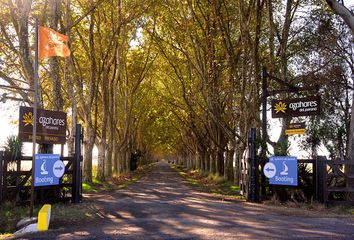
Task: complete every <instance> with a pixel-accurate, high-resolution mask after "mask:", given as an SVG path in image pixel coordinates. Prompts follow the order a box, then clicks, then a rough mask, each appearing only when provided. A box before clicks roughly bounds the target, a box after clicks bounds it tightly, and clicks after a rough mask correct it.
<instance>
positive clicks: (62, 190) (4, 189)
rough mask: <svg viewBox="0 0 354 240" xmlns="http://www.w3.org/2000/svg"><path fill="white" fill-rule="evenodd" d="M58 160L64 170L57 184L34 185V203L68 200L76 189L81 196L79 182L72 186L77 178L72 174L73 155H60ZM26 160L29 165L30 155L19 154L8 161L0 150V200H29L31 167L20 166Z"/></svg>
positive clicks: (18, 201) (19, 201)
mask: <svg viewBox="0 0 354 240" xmlns="http://www.w3.org/2000/svg"><path fill="white" fill-rule="evenodd" d="M60 160H62V161H63V162H64V165H65V172H64V175H63V177H62V178H61V180H60V181H59V185H56V186H43V187H35V201H36V203H44V202H58V201H68V200H71V199H72V198H73V196H74V195H75V191H77V190H78V192H79V197H80V198H81V187H80V186H81V183H80V184H78V186H79V189H75V186H74V184H75V178H77V177H76V176H75V175H74V172H75V166H74V165H75V164H74V162H75V157H61V158H60ZM80 160H81V159H78V161H80ZM26 162H28V164H27V166H31V162H32V157H26V156H21V157H20V158H19V159H17V160H15V161H13V162H10V161H9V159H8V158H7V157H6V155H4V152H0V167H1V168H0V169H1V171H0V202H4V201H11V202H16V203H18V204H22V203H27V202H29V201H30V190H31V181H30V178H31V175H32V169H28V170H22V168H21V167H23V165H24V164H25V163H26ZM25 165H26V164H25ZM78 167H80V165H78ZM80 174H81V171H80ZM79 177H80V176H79ZM79 181H80V182H81V180H79Z"/></svg>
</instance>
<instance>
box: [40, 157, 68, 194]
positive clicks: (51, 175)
mask: <svg viewBox="0 0 354 240" xmlns="http://www.w3.org/2000/svg"><path fill="white" fill-rule="evenodd" d="M64 172H65V165H64V163H63V162H62V161H61V160H60V156H59V154H36V158H35V168H34V186H35V187H39V186H49V185H58V184H59V178H61V177H62V176H63V175H64Z"/></svg>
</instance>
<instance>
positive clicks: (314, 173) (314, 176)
mask: <svg viewBox="0 0 354 240" xmlns="http://www.w3.org/2000/svg"><path fill="white" fill-rule="evenodd" d="M312 185H313V190H312V191H313V196H314V199H315V200H318V185H317V159H313V161H312Z"/></svg>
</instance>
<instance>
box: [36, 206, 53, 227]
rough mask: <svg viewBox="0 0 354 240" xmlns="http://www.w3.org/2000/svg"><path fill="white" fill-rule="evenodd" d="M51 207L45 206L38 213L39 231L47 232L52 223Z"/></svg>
mask: <svg viewBox="0 0 354 240" xmlns="http://www.w3.org/2000/svg"><path fill="white" fill-rule="evenodd" d="M51 208H52V207H51V205H50V204H45V205H44V206H43V207H42V208H41V210H39V213H38V231H47V230H48V227H49V222H50V214H51Z"/></svg>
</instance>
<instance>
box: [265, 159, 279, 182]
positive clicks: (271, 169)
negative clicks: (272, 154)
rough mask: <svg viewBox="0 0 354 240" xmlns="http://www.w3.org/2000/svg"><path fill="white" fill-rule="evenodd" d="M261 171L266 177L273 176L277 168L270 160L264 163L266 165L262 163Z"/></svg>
mask: <svg viewBox="0 0 354 240" xmlns="http://www.w3.org/2000/svg"><path fill="white" fill-rule="evenodd" d="M263 173H264V175H265V176H266V177H267V178H272V177H274V176H275V174H276V173H277V169H276V167H275V165H274V163H271V162H268V163H266V165H264V168H263Z"/></svg>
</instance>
